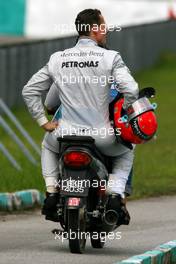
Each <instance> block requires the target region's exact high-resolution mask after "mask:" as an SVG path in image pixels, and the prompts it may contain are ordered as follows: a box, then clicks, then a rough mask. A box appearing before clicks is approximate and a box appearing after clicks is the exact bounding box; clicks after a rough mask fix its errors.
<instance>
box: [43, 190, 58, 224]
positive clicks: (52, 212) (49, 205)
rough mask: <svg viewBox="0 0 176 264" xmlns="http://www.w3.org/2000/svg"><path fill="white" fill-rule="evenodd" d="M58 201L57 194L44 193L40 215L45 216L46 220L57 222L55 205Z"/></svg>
mask: <svg viewBox="0 0 176 264" xmlns="http://www.w3.org/2000/svg"><path fill="white" fill-rule="evenodd" d="M58 199H59V194H58V193H48V192H46V198H45V200H44V205H43V207H42V214H43V215H45V219H46V220H50V221H54V222H59V217H58V214H57V206H56V205H57V203H58Z"/></svg>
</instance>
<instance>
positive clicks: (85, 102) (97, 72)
mask: <svg viewBox="0 0 176 264" xmlns="http://www.w3.org/2000/svg"><path fill="white" fill-rule="evenodd" d="M114 81H115V82H116V83H117V85H118V91H119V92H120V93H122V94H124V98H125V100H124V105H123V107H124V109H126V108H127V107H128V106H130V105H131V104H132V103H133V102H134V101H135V100H137V98H138V85H137V83H136V82H135V80H134V79H133V77H132V76H131V74H130V72H129V70H128V68H127V67H126V65H125V64H124V62H123V61H122V58H121V56H120V54H119V53H118V52H116V51H113V50H106V49H103V48H101V47H99V46H98V45H97V43H96V42H95V41H93V40H91V39H90V38H88V37H86V38H80V39H79V41H78V43H77V44H76V45H75V46H74V47H73V48H71V49H66V50H64V51H59V52H56V53H54V54H53V55H52V56H51V57H50V60H49V62H48V63H47V65H46V66H44V67H43V68H42V69H41V70H40V71H38V72H37V73H36V74H35V75H34V76H32V78H31V79H30V80H29V82H28V83H27V85H26V86H25V87H24V88H23V92H22V94H23V97H24V100H25V102H26V104H27V106H28V109H29V111H30V113H31V114H32V116H33V118H34V119H36V120H37V122H38V124H39V125H40V126H41V125H43V124H45V123H46V122H47V121H48V120H47V118H46V116H45V111H44V106H43V104H42V99H41V97H42V94H43V92H45V91H48V90H49V88H50V86H51V84H52V83H53V82H54V83H55V85H56V87H57V93H58V97H59V99H60V102H61V107H62V108H61V118H60V120H59V125H58V128H57V129H55V131H53V132H51V133H46V135H45V137H44V140H43V142H42V172H43V176H44V178H45V182H46V186H47V188H48V187H49V186H53V185H55V183H56V181H57V177H58V153H59V144H58V142H57V137H61V136H63V135H68V134H78V135H80V131H81V135H90V136H92V137H93V138H94V139H95V144H96V146H97V148H98V149H99V150H100V151H101V152H102V153H103V154H105V155H108V156H113V167H112V168H113V170H112V174H110V180H111V183H112V182H114V185H113V186H112V184H111V187H108V189H107V191H109V192H115V193H118V194H120V195H121V196H122V197H124V192H125V185H126V182H127V179H128V176H129V173H130V171H131V168H132V164H133V156H134V150H129V149H128V148H126V147H125V146H123V145H121V144H119V143H117V141H116V137H115V134H114V133H112V131H113V128H112V125H111V124H110V121H109V89H110V86H111V84H112V82H114Z"/></svg>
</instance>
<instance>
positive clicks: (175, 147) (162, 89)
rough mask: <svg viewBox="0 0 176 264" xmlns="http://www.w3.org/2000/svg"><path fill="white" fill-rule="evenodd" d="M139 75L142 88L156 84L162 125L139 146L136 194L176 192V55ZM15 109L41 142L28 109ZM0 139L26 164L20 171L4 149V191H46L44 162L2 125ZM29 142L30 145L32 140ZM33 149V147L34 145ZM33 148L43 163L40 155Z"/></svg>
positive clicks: (0, 174)
mask: <svg viewBox="0 0 176 264" xmlns="http://www.w3.org/2000/svg"><path fill="white" fill-rule="evenodd" d="M135 78H136V80H137V81H138V83H139V85H140V88H142V87H146V86H152V87H155V88H156V90H157V96H156V98H155V99H154V100H153V101H155V102H157V104H158V109H157V117H158V122H159V128H158V133H157V139H156V140H153V141H151V142H150V143H147V144H145V145H140V146H137V148H136V157H135V165H134V181H133V183H134V194H133V197H134V198H141V197H147V196H158V195H166V194H176V184H175V182H176V141H175V136H176V112H175V107H176V55H174V54H166V55H164V56H162V58H161V59H160V60H159V62H158V63H157V64H156V65H155V66H154V67H152V68H150V69H147V70H145V71H142V72H139V73H137V74H136V75H135ZM14 113H15V115H16V116H17V117H18V119H19V120H20V121H21V123H22V124H23V126H24V127H25V128H26V129H27V130H28V132H29V133H30V135H31V136H32V137H33V138H34V139H35V141H36V142H37V143H38V144H39V145H40V144H41V141H42V138H43V135H44V132H43V131H42V129H40V128H39V127H38V125H37V124H36V123H35V122H34V121H33V120H32V118H31V117H30V115H29V114H28V112H27V111H26V110H24V109H14ZM9 123H10V122H9ZM11 126H12V125H11ZM12 127H13V126H12ZM13 128H14V127H13ZM20 138H22V137H21V136H20ZM0 141H1V142H3V143H4V145H5V146H6V147H7V148H8V150H10V152H11V153H13V155H14V156H15V158H16V160H17V161H18V162H19V163H20V165H21V166H22V168H23V171H22V172H21V173H19V172H17V171H16V170H15V169H14V168H13V167H12V166H11V165H10V163H9V162H8V160H7V159H6V158H5V157H4V156H3V155H2V153H1V152H0V183H1V184H0V192H6V191H8V192H11V191H16V190H21V189H28V188H37V189H39V190H41V191H44V189H45V188H44V181H43V179H42V176H41V168H40V164H39V166H38V167H35V166H33V165H32V164H31V163H30V162H29V161H28V160H27V159H26V158H25V157H24V156H23V154H22V152H21V150H20V149H19V148H18V147H17V146H16V144H15V143H14V142H13V141H12V140H11V139H10V138H9V136H8V135H6V133H4V131H3V130H2V129H0ZM26 146H28V147H29V145H28V144H26ZM29 149H30V150H31V148H30V147H29ZM31 151H32V153H33V155H34V156H35V157H36V158H37V160H38V161H39V163H40V158H39V157H38V156H37V155H36V154H35V152H34V151H33V150H31Z"/></svg>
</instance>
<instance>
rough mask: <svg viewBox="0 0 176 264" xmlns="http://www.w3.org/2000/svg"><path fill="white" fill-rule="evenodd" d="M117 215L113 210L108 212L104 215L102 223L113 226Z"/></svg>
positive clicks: (116, 220)
mask: <svg viewBox="0 0 176 264" xmlns="http://www.w3.org/2000/svg"><path fill="white" fill-rule="evenodd" d="M118 218H119V217H118V214H117V212H116V211H115V210H112V209H111V210H108V211H107V212H106V213H105V215H104V222H105V223H106V224H107V225H108V226H115V225H116V224H117V222H118Z"/></svg>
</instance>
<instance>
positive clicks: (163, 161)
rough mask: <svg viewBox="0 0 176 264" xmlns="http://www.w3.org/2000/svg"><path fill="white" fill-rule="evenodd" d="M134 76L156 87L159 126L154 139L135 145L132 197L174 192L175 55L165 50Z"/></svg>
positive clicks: (142, 82)
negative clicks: (157, 59)
mask: <svg viewBox="0 0 176 264" xmlns="http://www.w3.org/2000/svg"><path fill="white" fill-rule="evenodd" d="M135 77H136V80H137V81H138V82H139V85H140V87H146V86H152V87H155V88H156V91H157V95H156V98H155V99H153V101H155V102H157V104H158V108H157V111H156V113H157V118H158V124H159V128H158V132H157V139H156V141H152V142H150V143H147V144H145V145H140V146H137V148H136V158H135V170H134V197H136V198H139V197H145V196H156V195H166V194H176V184H175V182H176V141H175V137H176V111H175V107H176V55H174V54H165V55H164V56H162V58H161V59H160V61H159V62H158V63H157V64H156V65H155V66H154V67H152V68H151V69H148V70H145V71H143V72H140V73H138V74H136V76H135Z"/></svg>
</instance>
